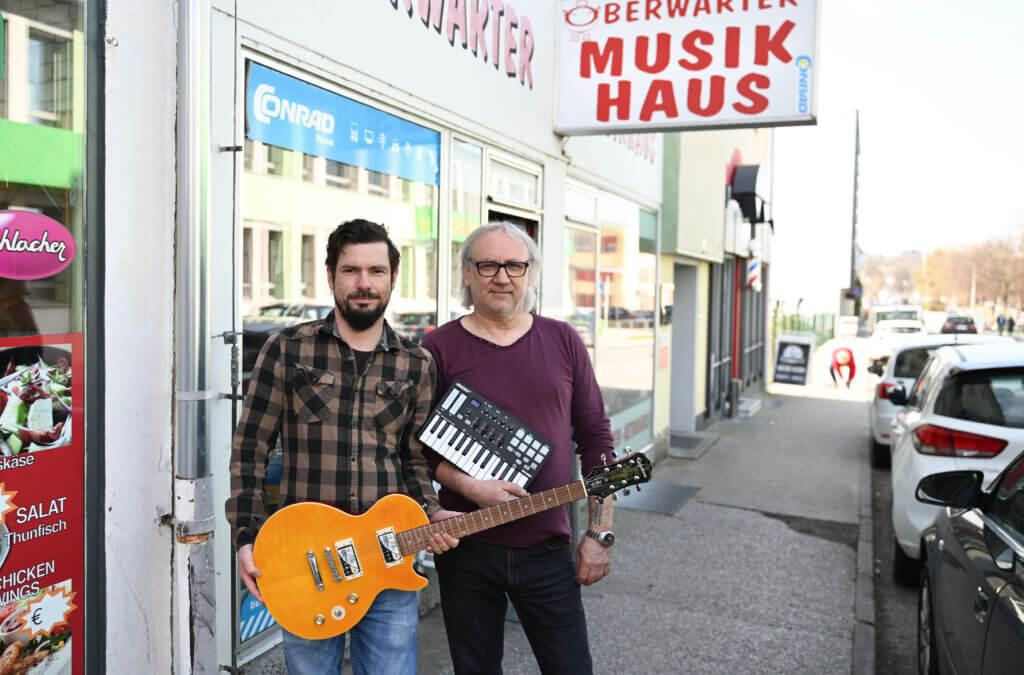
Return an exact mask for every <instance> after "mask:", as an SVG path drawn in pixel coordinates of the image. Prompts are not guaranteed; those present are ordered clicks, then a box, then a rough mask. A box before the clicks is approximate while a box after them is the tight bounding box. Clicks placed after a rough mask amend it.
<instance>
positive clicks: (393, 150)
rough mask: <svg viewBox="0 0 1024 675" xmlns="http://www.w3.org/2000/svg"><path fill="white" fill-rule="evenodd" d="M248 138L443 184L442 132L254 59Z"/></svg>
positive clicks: (249, 86) (249, 88) (249, 89)
mask: <svg viewBox="0 0 1024 675" xmlns="http://www.w3.org/2000/svg"><path fill="white" fill-rule="evenodd" d="M246 92H247V94H246V117H245V123H246V137H247V138H250V139H252V140H254V141H260V142H262V143H269V144H271V145H276V146H278V147H282V148H287V149H289V150H298V151H300V152H304V153H306V154H309V155H316V156H318V157H326V158H327V159H332V160H334V161H336V162H344V163H345V164H351V165H353V166H359V167H362V168H364V169H370V170H371V171H377V172H379V173H385V174H388V175H390V176H398V177H400V178H404V179H406V180H411V181H416V182H417V183H426V184H428V185H437V184H438V179H439V175H440V158H441V134H440V133H439V132H437V131H433V130H431V129H427V128H425V127H421V126H419V125H418V124H413V123H412V122H409V121H407V120H404V119H402V118H400V117H395V116H394V115H389V114H388V113H386V112H383V111H380V110H377V109H376V108H372V107H370V106H368V105H364V104H362V103H359V102H357V101H353V100H352V99H349V98H345V97H344V96H339V95H338V94H335V93H333V92H330V91H327V90H326V89H322V88H320V87H317V86H314V85H311V84H308V83H306V82H303V81H302V80H299V79H296V78H294V77H290V76H288V75H285V74H283V73H279V72H278V71H276V70H271V69H270V68H267V67H265V66H261V65H260V64H258V63H253V62H251V61H250V62H249V73H248V83H247V86H246Z"/></svg>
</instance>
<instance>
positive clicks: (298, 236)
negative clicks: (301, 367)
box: [242, 62, 440, 351]
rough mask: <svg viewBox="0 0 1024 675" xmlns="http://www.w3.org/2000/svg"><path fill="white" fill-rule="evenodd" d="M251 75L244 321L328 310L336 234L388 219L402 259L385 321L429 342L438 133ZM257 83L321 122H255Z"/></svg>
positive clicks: (264, 72)
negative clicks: (349, 223) (345, 226)
mask: <svg viewBox="0 0 1024 675" xmlns="http://www.w3.org/2000/svg"><path fill="white" fill-rule="evenodd" d="M248 73H249V74H248V95H247V101H246V111H247V140H246V147H247V156H248V154H249V151H248V148H249V146H250V145H251V146H252V148H253V151H252V152H251V155H252V158H253V159H252V161H251V163H249V164H247V167H246V172H245V174H244V177H243V183H242V211H243V220H244V222H245V229H244V230H243V236H242V240H243V255H242V267H243V269H242V289H243V293H242V295H243V298H242V312H243V314H245V315H255V314H257V313H259V309H260V307H264V306H268V305H273V304H282V305H292V304H301V303H308V304H312V305H314V306H315V307H316V311H317V312H318V314H317V315H322V312H321V311H320V310H321V309H322V310H325V311H326V310H329V309H330V307H332V306H333V305H334V298H333V296H332V294H331V291H330V289H329V288H328V286H327V282H326V271H325V269H324V259H325V257H326V250H325V248H324V247H325V246H326V243H327V238H328V235H329V234H330V233H331V232H332V231H333V230H334V228H336V227H337V226H338V225H339V224H340V223H342V222H343V221H346V220H350V219H353V218H365V219H367V220H371V221H374V222H378V223H382V224H384V226H385V227H387V228H388V232H389V234H390V236H391V239H392V240H393V241H394V242H395V245H396V246H397V247H398V249H399V251H400V252H401V254H402V262H401V264H400V267H399V275H398V279H397V281H396V287H395V291H394V293H393V294H392V297H391V303H390V305H389V307H388V314H387V318H388V320H389V322H390V323H391V325H392V326H393V327H394V328H395V329H396V330H397V331H398V332H400V333H403V334H405V335H407V336H409V337H411V338H413V339H417V340H418V339H420V338H422V336H423V334H424V332H425V330H427V329H428V327H431V328H432V327H433V326H434V325H436V320H435V319H436V314H437V222H438V182H439V180H438V178H439V170H440V159H439V158H440V134H439V133H438V132H436V131H433V130H430V129H427V128H424V127H421V126H419V125H416V124H413V123H411V122H408V121H406V120H404V119H401V118H399V117H396V116H394V115H391V114H389V113H386V112H384V111H381V110H378V109H376V108H373V107H370V106H367V105H365V104H362V103H359V102H356V101H354V100H352V99H349V98H346V97H343V96H340V95H338V94H335V93H333V92H331V91H328V90H325V89H322V88H319V87H316V86H313V85H311V84H308V83H306V82H303V81H302V80H300V79H297V78H294V77H291V76H288V75H285V74H283V73H280V72H278V71H275V70H271V69H270V68H266V67H264V66H262V65H259V64H256V63H252V62H250V64H249V67H248ZM259 84H267V85H268V86H272V87H274V88H275V89H274V90H275V91H277V92H278V93H279V94H280V95H285V94H284V93H283V92H286V93H287V99H288V100H289V101H292V102H294V103H295V104H296V105H299V104H301V105H304V106H306V107H307V108H308V109H309V110H314V111H317V112H318V114H319V115H320V117H318V118H317V119H318V120H320V122H318V124H315V125H312V126H311V127H309V128H306V127H300V125H295V124H293V123H291V122H290V121H289V120H288V119H287V115H282V116H281V117H268V116H267V115H265V114H262V113H261V114H260V116H259V117H258V118H257V117H255V116H254V115H253V109H254V108H253V101H254V95H255V91H256V88H257V87H258V86H259ZM264 223H266V225H264ZM248 232H253V233H254V234H247V233H248ZM261 233H262V234H261ZM300 301H301V303H300ZM246 338H247V339H250V336H249V335H248V334H247V336H246ZM246 349H249V346H248V345H247V346H246ZM255 349H256V350H257V351H258V349H259V346H258V345H257V346H255Z"/></svg>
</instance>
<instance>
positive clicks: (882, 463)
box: [871, 438, 892, 469]
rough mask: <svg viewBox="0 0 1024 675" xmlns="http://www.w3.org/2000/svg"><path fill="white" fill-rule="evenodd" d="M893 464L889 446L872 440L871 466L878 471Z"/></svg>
mask: <svg viewBox="0 0 1024 675" xmlns="http://www.w3.org/2000/svg"><path fill="white" fill-rule="evenodd" d="M890 464H892V452H891V451H890V450H889V446H888V445H883V444H882V443H879V442H878V441H876V440H875V439H873V438H872V439H871V466H873V467H875V468H877V469H885V468H888V467H889V465H890Z"/></svg>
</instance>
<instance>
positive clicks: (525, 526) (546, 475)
mask: <svg viewBox="0 0 1024 675" xmlns="http://www.w3.org/2000/svg"><path fill="white" fill-rule="evenodd" d="M423 346H424V347H425V348H426V349H427V350H428V351H430V353H431V354H433V356H434V360H435V362H436V364H437V388H436V394H435V397H434V400H435V403H436V401H437V400H439V399H440V397H441V396H442V395H443V394H444V393H445V392H446V391H447V390H448V387H450V386H451V384H452V383H453V382H454V381H455V380H459V381H461V382H463V383H464V384H466V385H468V386H469V387H471V388H473V389H475V390H476V391H478V392H480V393H481V394H483V396H484V397H485V398H488V399H490V400H491V401H492V402H493V403H494V404H495V405H497V406H498V407H499V408H501V409H503V410H504V411H505V412H507V413H508V414H510V415H512V416H513V417H515V418H516V419H518V420H520V421H521V422H522V423H523V424H525V425H526V426H528V427H530V428H531V429H533V430H534V431H535V432H537V433H538V434H540V435H541V437H543V438H545V439H547V440H548V441H550V442H551V443H552V444H553V447H554V449H553V451H552V453H551V455H550V457H549V458H548V460H547V462H546V463H545V464H544V466H543V467H542V468H541V471H540V473H539V474H538V475H537V477H536V478H535V479H534V481H533V483H531V484H530V492H531V493H537V492H542V491H544V490H548V489H550V488H553V487H561V486H563V485H567V484H568V483H571V482H572V480H573V473H572V470H573V441H575V442H576V452H577V453H578V454H579V455H580V458H581V461H582V469H583V475H586V474H587V472H589V471H590V469H592V468H593V467H594V466H598V465H600V464H602V463H604V462H602V460H601V455H602V454H604V455H606V459H607V461H609V462H610V461H612V457H613V448H614V442H613V439H612V433H611V424H610V423H609V421H608V414H607V413H606V412H605V409H604V401H603V399H602V398H601V389H600V388H599V387H598V385H597V378H596V377H595V376H594V368H593V365H592V364H591V362H590V356H589V355H588V354H587V348H586V347H585V346H584V345H583V340H581V339H580V336H579V335H578V334H577V333H576V330H575V329H574V328H573V327H572V326H570V325H569V324H567V323H565V322H563V321H556V320H554V319H548V318H545V317H542V316H536V315H535V316H534V317H533V325H532V326H531V327H530V330H528V331H527V332H526V334H525V335H523V336H522V337H521V338H519V339H518V340H517V341H516V342H514V343H513V344H511V345H508V346H507V347H501V346H498V345H496V344H494V343H492V342H488V341H487V340H484V339H483V338H479V337H477V336H475V335H473V334H472V333H470V332H469V331H467V330H466V329H465V328H463V327H462V324H461V323H460V322H459V321H451V322H449V323H447V324H445V325H444V326H441V327H440V328H438V329H437V330H435V331H433V332H431V333H428V334H427V336H426V338H425V339H424V340H423ZM426 452H427V459H428V461H429V462H430V464H431V466H432V468H435V469H436V467H437V465H438V464H439V463H440V462H441V457H440V455H437V454H436V453H434V452H432V451H430V450H427V451H426ZM439 497H440V500H441V505H442V506H443V507H444V508H446V509H451V510H453V511H473V510H476V509H477V508H479V507H478V506H477V505H476V504H474V503H472V502H470V501H469V500H468V499H466V498H464V497H463V496H462V495H460V494H458V493H457V492H455V491H454V490H450V489H448V488H442V490H441V492H440V494H439ZM554 536H564V537H566V538H568V537H569V536H570V528H569V510H568V507H567V506H559V507H555V508H553V509H550V510H548V511H544V512H542V513H538V514H535V515H532V516H528V517H526V518H522V519H520V520H517V521H514V522H511V523H508V524H506V525H502V526H500V527H496V528H494V529H491V530H485V531H483V532H480V533H478V534H476V535H473V536H472V538H473V539H477V540H479V541H484V542H487V543H491V544H499V545H501V546H513V547H522V546H532V545H534V544H537V543H539V542H541V541H544V540H545V539H548V538H550V537H554Z"/></svg>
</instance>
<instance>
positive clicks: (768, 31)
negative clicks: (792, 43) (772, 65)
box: [754, 20, 796, 66]
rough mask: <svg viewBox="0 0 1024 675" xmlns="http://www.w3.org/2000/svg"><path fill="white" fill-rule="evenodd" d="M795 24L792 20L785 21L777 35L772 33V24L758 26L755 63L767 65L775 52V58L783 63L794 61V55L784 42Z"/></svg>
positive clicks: (755, 37)
mask: <svg viewBox="0 0 1024 675" xmlns="http://www.w3.org/2000/svg"><path fill="white" fill-rule="evenodd" d="M795 26H796V24H795V23H793V22H792V21H788V20H787V21H783V22H782V25H781V26H779V30H778V31H776V32H775V35H772V27H771V26H757V27H756V32H755V33H754V63H756V64H757V65H759V66H767V65H768V55H769V54H775V58H777V59H778V60H779V61H782V62H783V63H789V62H790V61H792V60H793V57H792V56H790V54H789V52H788V51H786V47H785V45H783V43H784V42H785V41H786V38H787V37H789V34H790V32H791V31H792V30H793V28H794V27H795Z"/></svg>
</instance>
